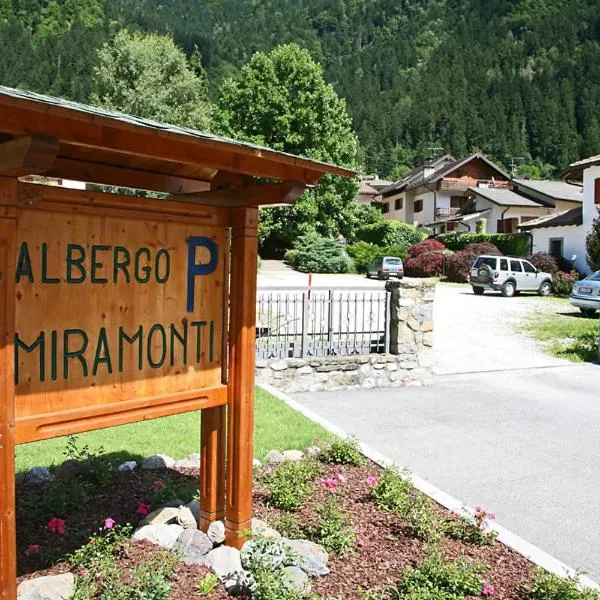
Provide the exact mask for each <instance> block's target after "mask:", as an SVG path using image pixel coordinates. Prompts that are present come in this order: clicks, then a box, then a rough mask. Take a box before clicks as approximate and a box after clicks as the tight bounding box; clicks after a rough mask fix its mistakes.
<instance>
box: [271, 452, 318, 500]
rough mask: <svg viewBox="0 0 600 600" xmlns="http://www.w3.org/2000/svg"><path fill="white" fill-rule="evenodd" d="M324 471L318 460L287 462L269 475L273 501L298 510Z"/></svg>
mask: <svg viewBox="0 0 600 600" xmlns="http://www.w3.org/2000/svg"><path fill="white" fill-rule="evenodd" d="M321 473H322V467H321V466H320V465H319V464H318V462H317V461H316V460H311V459H304V460H300V461H297V462H285V463H283V464H281V465H279V467H277V469H276V470H275V471H274V472H273V473H271V474H269V475H267V486H268V488H269V492H270V494H271V502H272V503H273V505H274V506H276V507H277V508H282V509H283V510H296V509H298V508H300V506H301V505H302V504H303V503H304V502H306V500H308V498H309V497H310V495H311V491H312V487H311V483H312V481H313V480H314V479H315V477H317V476H318V475H320V474H321Z"/></svg>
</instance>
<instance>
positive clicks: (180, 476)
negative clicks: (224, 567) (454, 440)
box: [17, 463, 533, 600]
mask: <svg viewBox="0 0 600 600" xmlns="http://www.w3.org/2000/svg"><path fill="white" fill-rule="evenodd" d="M380 473H381V468H380V467H378V466H376V465H374V464H372V463H368V464H367V465H365V466H362V467H350V466H333V465H325V477H333V476H335V475H337V474H341V475H343V476H344V477H345V478H346V481H345V483H344V484H342V485H340V486H339V488H338V492H337V495H338V498H339V500H340V503H341V506H342V507H343V509H344V511H345V512H346V513H347V514H348V517H349V522H350V525H351V526H352V528H353V529H354V531H355V532H356V533H357V535H358V539H359V540H360V543H359V544H357V547H356V548H355V550H354V551H353V552H351V553H348V554H346V555H344V556H343V557H338V556H335V555H331V556H330V559H329V564H328V566H329V567H330V569H331V574H330V575H329V576H327V577H324V578H320V579H313V580H312V584H313V592H314V593H316V594H319V595H320V596H322V597H323V598H328V599H329V598H331V599H333V598H335V599H336V600H337V598H339V597H342V598H348V599H360V598H362V594H361V590H366V589H371V588H378V589H383V588H384V587H385V586H387V585H394V584H396V585H397V584H398V582H399V580H400V572H401V571H402V570H403V569H405V568H406V567H408V566H418V565H419V564H420V563H421V561H422V559H423V552H424V544H423V542H422V541H421V540H419V539H417V538H416V537H415V536H414V533H413V532H412V530H411V527H410V526H409V525H408V524H407V523H406V522H404V521H403V520H402V519H401V518H400V517H398V516H396V515H394V514H390V513H385V512H382V511H381V510H380V509H379V508H378V506H377V505H376V503H375V502H374V501H373V500H372V499H371V498H370V488H369V486H368V484H367V483H366V480H367V477H369V476H370V475H374V476H378V475H379V474H380ZM198 475H199V474H198V471H195V470H193V469H191V470H185V471H179V472H178V471H175V470H163V471H133V472H125V473H116V474H115V479H114V480H113V481H112V482H111V483H110V484H106V485H104V486H100V485H96V486H93V487H89V488H87V489H86V492H85V500H84V501H82V504H81V505H79V506H71V507H70V508H69V510H68V512H66V513H64V514H53V512H52V511H53V510H54V511H55V512H58V511H59V509H58V508H57V506H59V504H60V502H59V501H54V502H55V503H54V504H53V502H52V501H49V500H48V498H49V497H50V498H52V495H53V493H55V488H56V489H58V490H61V489H63V488H65V487H66V489H67V490H68V489H72V490H73V496H74V497H76V498H77V497H79V496H80V495H81V490H79V489H78V486H79V487H80V486H81V484H80V483H77V480H71V481H69V482H53V483H50V484H42V485H40V486H36V487H34V486H26V485H24V484H19V485H18V486H17V538H18V540H17V541H18V563H17V568H18V575H19V582H21V581H24V580H26V579H31V578H32V577H39V576H42V575H52V574H58V573H64V572H67V571H68V570H69V567H68V564H67V563H66V562H65V561H66V558H67V557H68V555H69V554H70V553H71V552H73V551H74V550H76V549H77V548H78V547H80V546H82V545H83V544H85V543H86V542H87V541H88V539H89V537H90V535H92V534H94V533H98V531H99V530H100V529H101V527H102V525H103V523H104V520H105V519H106V518H109V517H110V518H112V519H114V520H115V521H116V522H117V523H118V524H125V523H131V524H132V525H133V526H135V525H137V523H138V522H139V520H140V519H141V517H140V516H139V515H137V514H136V507H137V503H138V501H140V500H142V501H144V502H148V503H150V504H151V506H152V509H154V508H158V507H159V506H160V505H161V504H162V503H164V502H165V501H167V500H169V496H171V497H172V498H175V497H178V498H180V499H181V500H182V501H184V502H188V501H189V499H190V497H191V493H193V490H194V489H197V482H198ZM157 481H160V483H158V484H157V483H156V482H157ZM262 481H263V479H262V478H261V477H260V476H259V477H258V478H257V481H256V482H255V492H254V508H255V516H256V517H258V518H261V519H263V520H266V521H267V522H269V523H271V524H272V523H274V522H275V521H276V520H277V518H278V517H279V516H281V515H282V514H283V513H282V511H279V510H277V509H274V508H273V507H272V506H270V505H269V495H268V491H267V490H266V488H265V486H264V485H263V483H262ZM320 481H321V480H320V479H319V480H318V481H315V484H314V493H313V496H312V497H311V499H310V500H309V501H308V502H307V503H306V504H305V505H304V506H302V507H301V508H300V510H299V511H297V512H296V513H295V516H296V517H297V518H298V521H299V523H300V524H301V525H302V526H306V525H309V524H311V523H314V522H315V515H316V513H315V507H316V506H317V505H318V504H319V503H321V502H323V501H324V500H325V499H326V497H327V496H328V495H329V494H331V492H330V491H328V490H327V489H325V488H324V487H322V486H321V484H320ZM69 486H71V487H69ZM161 486H162V487H161ZM157 488H160V489H157ZM58 497H59V498H60V494H58ZM439 514H440V518H441V517H442V516H444V515H445V514H447V513H446V511H444V510H443V509H442V508H441V507H440V508H439ZM52 516H59V517H62V518H64V519H65V531H64V534H63V535H58V534H53V533H51V532H50V531H49V530H48V526H47V524H48V521H49V520H50V519H51V518H52ZM32 544H39V546H40V551H39V553H35V554H30V555H29V556H27V555H26V554H25V552H26V550H27V548H29V547H30V545H32ZM442 549H443V552H444V554H445V555H446V557H447V558H448V559H454V558H457V557H460V556H464V557H468V558H469V559H471V560H473V561H474V562H478V563H485V564H486V565H489V571H487V572H486V579H487V581H489V582H491V583H492V584H493V585H494V588H495V593H494V595H493V599H494V600H523V599H524V598H525V593H524V590H525V589H526V588H527V587H528V585H529V583H530V580H531V576H532V571H533V567H532V565H531V563H529V562H528V561H527V560H526V559H525V558H523V557H522V556H521V555H519V554H517V553H515V552H513V551H512V550H510V549H508V548H507V547H506V546H504V545H503V544H501V543H499V542H497V543H495V544H493V545H492V546H474V545H472V544H468V543H465V542H462V541H457V540H452V539H449V538H446V539H444V541H443V543H442ZM157 551H158V548H157V547H156V546H153V545H152V544H149V543H147V542H132V544H131V547H130V549H129V551H128V553H127V558H126V560H127V561H128V563H130V564H131V565H135V564H142V563H144V562H147V560H148V559H149V557H150V556H151V555H152V554H153V553H155V552H157ZM207 573H208V570H207V569H206V568H205V567H201V566H185V565H183V564H180V565H179V566H178V568H177V571H176V574H175V577H174V580H173V587H172V589H171V594H170V596H169V598H170V599H171V600H191V599H197V598H198V595H197V593H196V585H197V583H198V582H199V581H200V580H201V579H202V578H203V577H204V576H205V575H206V574H207ZM203 597H204V598H208V599H210V600H217V599H220V598H227V597H228V595H227V593H226V592H225V590H224V588H223V587H222V586H220V585H219V586H218V587H217V588H216V589H215V590H213V591H212V592H211V593H210V594H208V595H206V596H203Z"/></svg>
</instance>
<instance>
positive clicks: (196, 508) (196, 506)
mask: <svg viewBox="0 0 600 600" xmlns="http://www.w3.org/2000/svg"><path fill="white" fill-rule="evenodd" d="M187 507H188V508H189V509H190V510H191V511H192V514H193V515H194V519H196V523H197V522H198V521H199V520H200V502H198V500H192V501H191V502H190V503H189V504H188V505H187Z"/></svg>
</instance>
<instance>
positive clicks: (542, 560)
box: [257, 383, 600, 590]
mask: <svg viewBox="0 0 600 600" xmlns="http://www.w3.org/2000/svg"><path fill="white" fill-rule="evenodd" d="M257 385H258V387H260V388H262V389H263V390H265V391H266V392H268V393H269V394H271V395H272V396H275V397H276V398H277V399H279V400H281V401H282V402H284V403H285V404H287V405H288V406H289V407H290V408H292V409H294V410H295V411H297V412H299V413H300V414H302V415H304V416H305V417H306V418H307V419H309V420H310V421H313V423H317V424H318V425H321V427H323V428H324V429H326V430H327V431H329V432H330V433H333V434H334V435H337V436H338V437H341V438H347V437H350V436H349V434H348V433H347V432H345V431H344V430H343V429H340V428H339V427H337V426H336V425H334V424H333V423H331V422H330V421H328V420H327V419H324V418H323V417H321V416H319V415H318V414H317V413H315V412H313V411H312V410H309V409H307V408H305V407H304V406H302V404H300V403H299V402H296V401H295V400H293V399H292V398H290V397H289V396H288V395H287V394H285V393H284V392H282V391H281V390H278V389H277V388H275V387H273V386H271V385H269V384H266V383H264V384H263V383H261V384H257ZM359 446H360V449H361V451H362V453H363V454H364V455H365V456H366V457H367V458H369V459H370V460H372V461H373V462H374V463H376V464H378V465H379V466H381V467H384V468H387V467H392V466H397V465H396V463H394V461H393V460H391V459H390V458H388V457H387V456H385V455H384V454H381V452H378V451H377V450H375V449H374V448H372V447H371V446H369V445H367V444H363V443H362V442H359ZM409 478H410V480H411V482H412V484H413V485H414V486H415V487H416V488H417V489H418V490H419V491H421V492H423V493H424V494H425V495H427V496H429V497H430V498H431V499H433V500H435V501H436V502H437V503H438V504H441V505H442V506H443V507H444V508H447V509H448V510H453V511H454V512H458V513H461V514H464V515H473V514H475V511H474V510H473V509H472V508H470V507H468V506H465V505H464V504H463V503H462V502H460V501H459V500H457V499H456V498H454V497H453V496H451V495H450V494H447V493H446V492H444V491H442V490H440V489H439V488H437V487H435V486H434V485H432V484H431V483H429V482H428V481H425V479H421V478H420V477H418V476H416V475H413V474H412V473H410V474H409ZM490 529H493V530H494V531H496V533H497V534H498V537H497V539H498V540H499V541H500V542H502V543H503V544H504V545H505V546H508V547H509V548H511V549H512V550H515V551H516V552H518V553H519V554H521V555H522V556H524V557H525V558H526V559H528V560H529V561H531V562H532V563H533V564H534V565H537V566H538V567H541V568H542V569H545V570H546V571H548V572H549V573H554V574H555V575H558V576H560V577H577V576H578V571H576V570H575V569H573V568H572V567H569V566H567V565H566V564H565V563H563V562H561V561H560V560H558V559H557V558H554V557H553V556H551V555H550V554H548V553H547V552H545V551H544V550H542V549H541V548H538V547H537V546H535V545H534V544H532V543H530V542H528V541H527V540H524V539H523V538H522V537H520V536H518V535H517V534H515V533H513V532H512V531H510V530H508V529H506V528H505V527H502V525H499V524H498V523H490ZM578 581H579V584H580V585H581V586H585V587H588V588H592V589H595V590H600V585H598V584H597V583H596V582H595V581H594V580H592V579H590V578H589V577H587V576H585V575H579V577H578Z"/></svg>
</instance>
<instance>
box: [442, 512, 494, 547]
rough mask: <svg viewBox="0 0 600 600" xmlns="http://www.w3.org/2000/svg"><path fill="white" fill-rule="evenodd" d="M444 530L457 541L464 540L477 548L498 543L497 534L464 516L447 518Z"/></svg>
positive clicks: (443, 523) (443, 524) (444, 522)
mask: <svg viewBox="0 0 600 600" xmlns="http://www.w3.org/2000/svg"><path fill="white" fill-rule="evenodd" d="M442 530H443V531H444V533H445V534H446V535H448V536H450V537H451V538H454V539H455V540H462V541H463V542H468V543H469V544H475V545H476V546H491V545H492V544H493V543H494V542H495V541H496V534H495V532H493V531H487V530H486V529H485V527H482V526H480V525H478V524H477V523H475V522H474V521H473V519H470V518H468V517H465V516H463V515H459V516H456V517H446V518H445V519H444V521H443V522H442Z"/></svg>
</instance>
